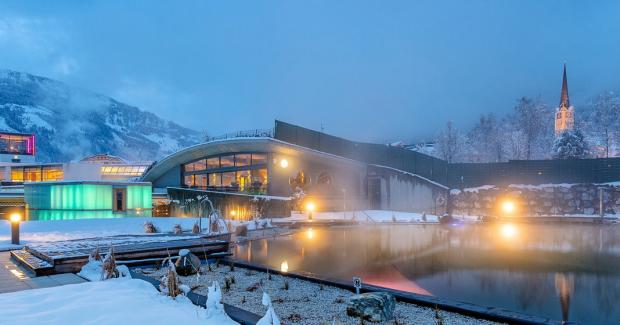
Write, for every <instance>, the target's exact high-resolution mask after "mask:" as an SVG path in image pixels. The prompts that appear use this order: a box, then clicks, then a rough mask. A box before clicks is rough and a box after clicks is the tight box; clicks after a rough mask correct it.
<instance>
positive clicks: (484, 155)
mask: <svg viewBox="0 0 620 325" xmlns="http://www.w3.org/2000/svg"><path fill="white" fill-rule="evenodd" d="M499 135H500V127H499V123H498V122H497V118H496V117H495V115H494V114H493V113H489V114H486V115H484V114H483V115H480V119H479V120H478V122H477V123H476V125H474V127H473V128H472V129H471V130H470V131H469V133H468V134H467V144H468V149H469V150H468V151H469V152H468V153H467V160H468V161H471V162H498V161H501V160H502V158H503V152H504V148H503V143H502V141H501V139H500V137H499Z"/></svg>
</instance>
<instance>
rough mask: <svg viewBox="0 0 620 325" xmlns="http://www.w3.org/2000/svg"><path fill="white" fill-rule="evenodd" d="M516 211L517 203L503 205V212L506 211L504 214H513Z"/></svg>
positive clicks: (509, 202) (506, 202)
mask: <svg viewBox="0 0 620 325" xmlns="http://www.w3.org/2000/svg"><path fill="white" fill-rule="evenodd" d="M515 209H516V207H515V203H514V202H512V201H505V202H504V203H502V211H504V213H507V214H511V213H513V212H515Z"/></svg>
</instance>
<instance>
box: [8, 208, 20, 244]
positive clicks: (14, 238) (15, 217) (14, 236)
mask: <svg viewBox="0 0 620 325" xmlns="http://www.w3.org/2000/svg"><path fill="white" fill-rule="evenodd" d="M9 220H10V221H11V244H13V245H19V223H20V222H21V221H22V215H21V214H19V213H17V212H15V213H13V214H11V216H10V217H9Z"/></svg>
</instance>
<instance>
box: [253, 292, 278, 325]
mask: <svg viewBox="0 0 620 325" xmlns="http://www.w3.org/2000/svg"><path fill="white" fill-rule="evenodd" d="M262 303H263V306H267V312H266V313H265V316H263V318H261V319H259V320H258V322H257V323H256V325H280V319H279V318H278V315H276V312H275V310H273V306H272V305H271V298H270V297H269V295H268V294H267V293H266V292H263V301H262Z"/></svg>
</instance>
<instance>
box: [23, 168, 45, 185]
mask: <svg viewBox="0 0 620 325" xmlns="http://www.w3.org/2000/svg"><path fill="white" fill-rule="evenodd" d="M40 181H41V167H26V168H24V182H40Z"/></svg>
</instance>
